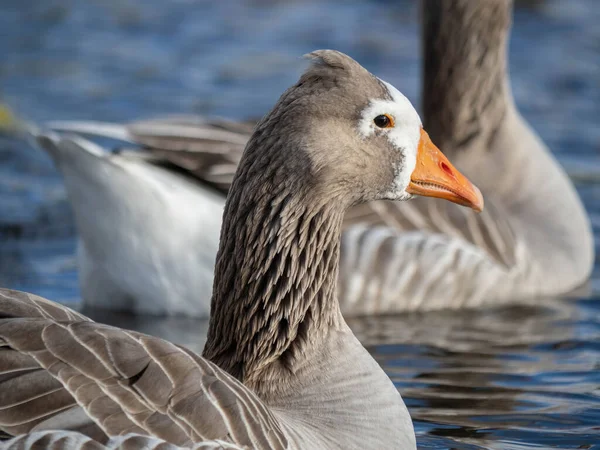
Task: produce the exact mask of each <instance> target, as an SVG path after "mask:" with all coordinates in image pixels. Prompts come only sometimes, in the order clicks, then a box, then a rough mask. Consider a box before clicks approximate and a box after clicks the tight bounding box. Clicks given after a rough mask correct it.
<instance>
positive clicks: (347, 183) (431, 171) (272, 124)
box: [247, 50, 483, 211]
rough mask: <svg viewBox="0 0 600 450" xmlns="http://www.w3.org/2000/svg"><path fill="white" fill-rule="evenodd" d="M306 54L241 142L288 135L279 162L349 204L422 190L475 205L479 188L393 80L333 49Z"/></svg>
mask: <svg viewBox="0 0 600 450" xmlns="http://www.w3.org/2000/svg"><path fill="white" fill-rule="evenodd" d="M307 57H308V58H310V59H312V65H311V66H310V67H309V68H308V70H307V71H306V72H305V73H304V74H303V75H302V77H301V78H300V80H299V81H298V83H296V85H294V86H293V87H292V88H290V89H289V90H288V91H286V92H285V93H284V94H283V96H282V97H281V98H280V101H279V102H278V103H277V105H276V106H275V108H274V110H273V111H272V112H271V114H269V115H268V116H267V117H266V118H265V119H263V121H262V122H261V123H260V124H259V125H258V128H257V130H256V132H255V135H254V137H253V139H251V142H250V144H249V146H248V147H247V149H248V148H252V147H254V146H253V145H252V140H255V139H261V137H262V138H263V139H264V136H265V135H268V140H269V142H270V145H269V144H267V145H265V143H264V142H262V143H261V144H262V145H259V146H261V147H262V148H265V147H266V148H272V147H278V146H277V145H275V144H274V143H276V142H284V141H285V142H293V144H292V145H291V146H289V147H288V148H289V149H293V150H290V151H293V154H290V155H287V156H288V157H286V158H285V159H283V160H281V161H278V164H282V165H285V166H287V167H288V170H286V172H287V173H288V174H289V173H295V172H297V171H301V172H303V173H304V174H305V176H306V175H308V178H309V184H310V185H311V187H312V189H317V190H321V192H322V193H324V194H325V195H330V196H331V197H332V198H335V197H336V194H338V193H343V194H344V195H340V196H339V197H340V198H345V199H346V200H347V202H348V204H355V203H361V202H365V201H372V200H407V199H409V198H411V197H413V196H415V195H421V196H429V197H439V198H442V199H446V200H449V201H452V202H455V203H458V204H461V205H465V206H469V207H471V208H473V209H475V210H478V211H481V210H482V208H483V197H482V195H481V193H480V191H479V189H477V187H475V186H474V185H473V184H472V183H471V182H469V180H467V178H466V177H464V176H463V175H462V174H461V173H460V172H459V171H458V170H456V169H455V168H454V166H453V165H452V164H451V163H450V161H448V159H447V158H446V157H445V156H444V155H443V154H442V153H441V152H440V150H439V149H438V148H437V147H436V146H435V145H434V144H433V143H432V141H431V139H430V138H429V136H428V134H427V132H426V131H425V130H424V129H423V126H422V123H421V119H420V118H419V115H418V114H417V112H416V110H415V108H414V107H413V106H412V104H411V103H410V101H409V100H408V99H407V98H406V97H405V96H404V95H402V94H401V93H400V92H399V91H398V90H397V89H396V88H395V87H393V86H392V85H391V84H389V83H387V82H385V81H382V80H380V79H379V78H377V77H375V76H374V75H372V74H371V73H369V72H368V71H367V70H366V69H364V68H363V67H362V66H361V65H359V64H358V63H357V62H356V61H354V60H353V59H351V58H350V57H348V56H346V55H344V54H342V53H340V52H337V51H333V50H319V51H315V52H313V53H310V54H309V55H307ZM261 130H262V132H261ZM299 162H300V163H299ZM307 168H308V169H307ZM307 172H308V173H307ZM304 182H305V183H306V178H304ZM327 193H329V194H327Z"/></svg>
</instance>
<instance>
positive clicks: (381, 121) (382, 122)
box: [373, 114, 394, 128]
mask: <svg viewBox="0 0 600 450" xmlns="http://www.w3.org/2000/svg"><path fill="white" fill-rule="evenodd" d="M373 122H374V123H375V125H376V126H378V127H379V128H392V127H393V126H394V119H392V117H391V116H390V115H388V114H381V115H379V116H377V117H375V118H374V119H373Z"/></svg>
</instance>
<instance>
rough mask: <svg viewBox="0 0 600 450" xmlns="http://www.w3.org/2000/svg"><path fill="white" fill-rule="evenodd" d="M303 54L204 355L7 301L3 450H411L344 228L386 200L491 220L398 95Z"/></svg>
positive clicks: (241, 227) (12, 297)
mask: <svg viewBox="0 0 600 450" xmlns="http://www.w3.org/2000/svg"><path fill="white" fill-rule="evenodd" d="M309 57H310V58H311V59H312V64H311V66H310V67H309V68H308V69H307V70H306V72H305V73H304V74H303V75H302V76H301V78H300V80H299V81H298V82H297V83H296V84H295V85H294V86H292V87H291V88H290V89H288V90H287V91H286V92H285V93H284V94H283V95H282V96H281V97H280V99H279V101H278V102H277V104H276V105H275V106H274V108H273V110H272V111H271V112H270V113H269V114H268V115H267V116H265V118H263V119H262V120H261V122H259V124H258V125H257V127H256V129H255V131H254V133H253V134H252V136H251V138H250V140H249V142H248V144H247V146H246V148H245V150H244V153H243V156H242V158H241V160H240V162H239V166H238V168H237V171H236V174H235V176H234V178H233V181H232V185H231V189H230V191H229V194H228V197H227V202H226V204H225V207H224V211H223V224H222V228H221V234H220V243H219V249H218V252H217V257H216V264H215V279H214V286H213V292H212V299H211V309H210V315H211V317H210V322H209V330H208V336H207V341H206V345H205V347H204V351H203V356H202V357H201V356H199V355H197V354H195V353H193V352H191V351H189V350H187V349H185V348H183V347H179V346H177V345H174V344H172V343H169V342H167V341H165V340H162V339H159V338H156V337H152V336H148V335H144V334H142V333H138V332H135V331H128V330H123V329H120V328H116V327H110V326H107V325H102V324H98V323H94V322H92V321H91V320H90V319H88V318H87V317H85V316H83V315H81V314H79V313H76V312H74V311H72V310H70V309H68V308H66V307H64V306H61V305H58V304H56V303H52V302H50V301H48V300H45V299H43V298H40V297H36V296H34V295H30V294H26V293H23V292H17V291H11V290H6V289H0V439H1V438H5V439H6V438H7V437H11V436H13V437H14V438H13V439H11V440H8V441H6V442H4V443H2V444H0V446H1V447H2V448H4V449H21V450H29V449H33V448H39V447H40V446H46V447H54V448H56V447H57V446H62V447H61V448H63V449H65V450H83V449H85V448H87V449H89V448H96V449H101V448H107V447H108V448H115V449H116V448H121V449H123V450H124V449H126V448H132V447H136V446H140V447H141V446H143V445H147V446H148V447H149V448H153V447H154V448H158V446H160V444H161V443H162V444H165V445H164V447H160V448H165V447H166V448H181V447H183V448H197V449H199V448H206V449H208V448H215V447H216V446H219V445H220V444H219V443H220V442H225V444H224V446H223V447H224V448H240V449H241V448H244V449H246V448H252V449H257V450H261V449H265V450H266V449H271V450H278V449H290V450H293V449H313V448H314V449H317V448H318V449H340V450H341V449H344V450H347V449H366V448H373V449H381V448H386V449H387V448H389V449H392V448H394V449H408V450H410V449H415V448H416V442H415V434H414V429H413V427H412V423H411V419H410V416H409V413H408V411H407V409H406V406H405V405H404V402H403V401H402V398H401V397H400V394H399V393H398V391H397V390H396V388H395V386H394V384H393V383H392V381H391V380H390V379H389V378H388V377H387V375H386V374H385V373H384V371H383V370H382V369H381V367H379V365H378V364H377V362H376V361H375V360H374V359H373V358H372V357H371V356H370V355H369V353H368V352H367V350H366V349H365V348H364V347H363V346H362V345H361V344H360V342H359V341H358V340H357V339H356V337H355V336H354V335H353V333H352V331H351V330H350V328H349V327H348V325H347V324H346V322H345V320H344V318H343V316H342V313H341V309H340V305H339V302H338V299H337V279H338V270H339V256H340V237H341V233H342V222H343V217H344V214H345V211H346V210H347V209H348V208H349V207H350V206H351V205H354V204H359V203H363V202H366V201H372V200H379V199H388V200H407V199H409V198H411V197H412V196H413V195H428V196H434V197H440V198H444V199H447V200H450V201H453V202H456V203H460V204H462V205H466V206H471V207H472V208H474V209H476V210H479V211H480V210H481V209H482V208H483V198H482V196H481V193H480V192H479V190H478V189H477V188H476V187H475V186H473V185H472V184H471V182H470V181H469V180H467V179H466V178H465V177H464V176H463V175H462V174H461V173H460V172H458V171H457V170H456V169H455V168H454V167H453V166H452V164H451V163H450V161H448V160H447V159H446V157H445V156H444V155H443V154H442V153H441V152H440V151H439V150H438V148H437V147H436V146H435V145H434V144H433V143H432V142H431V140H430V138H429V136H428V135H427V133H426V132H425V131H424V129H423V127H422V125H421V120H420V118H419V116H418V114H417V112H416V111H415V110H414V108H413V107H412V105H411V104H410V102H409V101H408V100H407V99H406V98H405V97H404V96H402V94H400V93H399V92H398V91H396V90H395V88H393V87H392V86H390V85H388V84H387V83H384V82H382V81H381V80H379V79H378V78H376V77H375V76H373V75H371V74H370V73H369V72H367V71H366V70H365V69H364V68H363V67H361V66H360V65H359V64H358V63H357V62H355V61H354V60H352V59H351V58H349V57H348V56H346V55H344V54H342V53H339V52H335V51H332V50H321V51H317V52H314V53H311V54H310V55H309ZM330 142H333V143H334V144H333V145H329V144H328V143H330ZM136 169H137V168H136V166H135V165H130V166H129V167H128V170H130V173H135V170H136ZM119 170H124V168H123V167H122V166H121V167H120V168H119ZM77 173H81V172H77ZM102 176H104V175H100V177H102ZM140 179H141V178H140ZM166 180H168V179H166ZM180 185H181V182H177V183H174V184H173V185H172V186H171V187H172V188H173V189H174V190H176V189H177V188H178V187H179V186H180ZM160 199H161V200H164V199H163V198H162V197H161V198H160ZM167 200H168V199H167ZM167 203H168V202H167ZM205 204H206V203H200V204H198V205H190V207H191V208H194V207H199V206H200V207H203V206H205ZM88 250H91V249H88ZM89 276H91V274H89ZM147 289H148V290H149V291H151V289H152V288H151V286H150V287H147ZM167 294H168V295H170V296H175V297H177V296H178V295H179V291H178V290H177V288H176V287H175V288H174V289H173V290H172V291H171V292H168V293H167ZM197 295H202V294H201V293H198V294H197ZM86 436H87V437H86ZM88 438H89V439H88ZM105 444H106V445H105ZM169 445H170V446H171V447H169Z"/></svg>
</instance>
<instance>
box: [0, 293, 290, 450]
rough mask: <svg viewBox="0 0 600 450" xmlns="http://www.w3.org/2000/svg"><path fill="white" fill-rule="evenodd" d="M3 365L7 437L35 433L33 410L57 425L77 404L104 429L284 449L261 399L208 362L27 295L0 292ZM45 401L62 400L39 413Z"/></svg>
mask: <svg viewBox="0 0 600 450" xmlns="http://www.w3.org/2000/svg"><path fill="white" fill-rule="evenodd" d="M14 361H16V364H15V362H14ZM14 366H16V370H14V369H12V367H14ZM0 370H1V372H0V373H1V374H2V376H3V377H4V378H0V380H1V381H2V383H8V384H9V385H10V386H9V385H8V384H7V385H6V388H5V387H4V386H2V387H1V389H0V411H1V412H2V415H0V428H1V429H2V430H4V432H5V433H7V434H9V435H15V434H21V433H27V432H31V431H35V430H36V428H35V425H36V421H37V420H38V419H39V416H40V414H43V419H45V420H46V421H53V428H55V429H56V428H57V427H60V428H63V427H62V423H61V420H60V419H61V414H63V413H61V411H65V409H66V410H68V411H71V412H72V410H73V407H75V406H76V405H78V406H77V407H78V408H81V409H82V410H83V412H84V413H85V417H87V418H89V419H91V420H92V421H93V422H94V423H95V424H96V425H97V427H99V429H100V430H102V432H103V433H105V434H106V435H107V436H119V435H125V434H130V433H134V434H139V435H150V436H153V437H156V438H158V439H163V440H165V441H167V442H169V443H171V444H174V445H180V446H190V445H192V444H194V443H198V442H202V441H206V440H216V439H221V440H225V441H228V442H232V443H234V444H236V445H241V446H253V447H255V448H269V449H270V448H275V449H277V448H286V447H287V441H286V438H285V436H284V434H283V433H282V431H281V428H280V426H279V423H278V422H277V420H276V418H275V417H274V416H273V415H272V413H271V412H270V411H269V410H268V408H267V407H266V406H265V405H264V404H263V403H262V402H261V400H260V399H259V398H258V397H256V395H254V394H253V393H252V392H251V391H249V390H248V389H247V388H245V387H244V386H243V385H242V384H241V383H239V382H238V381H237V380H236V379H234V378H233V377H231V376H230V375H229V374H227V373H225V372H224V371H222V370H221V369H219V368H218V367H216V366H215V365H213V364H212V363H210V362H209V361H207V360H205V359H203V358H202V357H200V356H198V355H196V354H194V353H192V352H191V351H188V350H186V349H184V348H181V347H178V346H176V345H174V344H171V343H169V342H166V341H164V340H162V339H158V338H155V337H151V336H147V335H144V334H141V333H136V332H133V331H126V330H122V329H119V328H114V327H110V326H107V325H101V324H97V323H95V322H92V321H90V320H89V319H86V318H85V317H83V316H81V315H80V314H77V313H75V312H73V311H71V310H69V309H68V308H66V307H62V306H60V305H56V304H53V303H51V302H49V301H48V300H44V299H42V298H40V297H36V296H34V295H30V294H24V293H20V292H15V291H10V290H0ZM32 374H34V375H33V376H32ZM48 374H50V375H51V377H52V379H50V377H48V376H47V375H48ZM6 378H7V379H6ZM43 397H46V399H44V398H43ZM50 397H51V398H52V399H54V397H59V400H56V401H54V402H48V398H50ZM75 402H76V403H75ZM43 403H53V404H56V405H60V406H54V407H53V408H44V409H43V410H42V411H40V409H39V405H40V404H43ZM65 421H66V422H67V425H71V424H72V422H73V421H74V419H73V418H72V417H69V418H66V419H65ZM80 421H84V420H80ZM24 424H25V425H24ZM44 429H48V427H45V428H44Z"/></svg>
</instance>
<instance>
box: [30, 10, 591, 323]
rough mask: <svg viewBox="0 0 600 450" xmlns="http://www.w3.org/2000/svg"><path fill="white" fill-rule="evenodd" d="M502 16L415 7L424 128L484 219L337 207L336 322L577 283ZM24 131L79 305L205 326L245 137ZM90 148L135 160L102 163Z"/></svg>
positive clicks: (579, 234) (554, 184)
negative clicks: (77, 283)
mask: <svg viewBox="0 0 600 450" xmlns="http://www.w3.org/2000/svg"><path fill="white" fill-rule="evenodd" d="M511 9H512V1H510V0H488V1H486V2H473V1H466V0H443V1H437V0H435V1H430V2H428V1H425V2H424V7H423V54H424V70H423V73H424V80H423V99H424V100H423V109H424V121H425V124H426V127H427V128H428V129H430V130H431V133H432V138H433V139H434V140H435V141H436V142H438V143H440V145H441V147H442V148H444V149H445V150H447V152H448V153H449V154H450V155H451V156H452V158H453V161H456V164H457V167H459V169H461V170H462V171H463V172H464V173H466V174H467V175H468V176H469V177H471V178H472V179H474V180H475V182H476V183H477V184H478V185H479V186H480V187H481V188H482V190H483V192H484V194H485V195H486V198H487V205H488V207H487V208H486V211H485V212H484V213H482V214H475V213H473V212H472V211H469V210H466V209H464V208H460V207H458V206H456V205H453V204H449V203H446V202H440V201H439V200H435V199H419V200H417V201H414V202H410V203H402V204H399V203H390V202H382V201H379V202H370V203H367V204H364V205H359V206H356V207H354V208H351V209H350V210H349V211H348V213H347V215H346V220H345V222H344V234H343V237H342V248H341V253H342V255H341V269H340V278H339V284H338V288H339V297H340V304H341V307H342V311H343V312H344V314H347V315H361V314H373V313H374V314H381V313H394V312H402V311H407V310H431V309H439V308H461V307H482V306H486V305H498V304H502V303H507V302H516V301H521V300H524V299H530V298H538V297H544V296H549V295H558V294H564V293H567V292H569V291H570V290H572V289H574V288H576V287H578V286H579V285H581V284H582V283H584V282H585V280H586V279H587V278H588V276H589V274H590V272H591V268H592V263H593V258H594V254H593V240H592V233H591V227H590V224H589V220H588V217H587V214H586V212H585V209H584V207H583V205H582V203H581V201H580V199H579V197H578V196H577V193H576V191H575V189H574V187H573V185H572V183H571V181H570V180H569V178H568V177H567V175H566V174H565V173H564V171H563V170H562V169H561V167H560V165H559V164H558V162H557V161H556V160H555V159H554V158H553V157H552V155H551V153H550V151H549V150H548V149H547V147H546V146H545V145H544V144H543V142H542V141H541V140H540V139H539V137H538V136H537V135H536V134H535V133H534V132H533V131H532V130H531V129H530V127H529V126H528V125H527V123H526V122H525V121H524V120H523V118H522V117H521V116H520V114H519V112H518V111H517V109H516V107H515V105H514V100H513V98H512V94H511V91H510V83H509V79H508V75H507V41H508V33H509V29H510V18H511ZM35 134H36V135H37V142H38V143H40V144H41V146H42V147H43V148H45V149H47V150H48V151H49V153H50V154H51V155H52V157H53V158H54V160H55V161H56V164H57V166H58V167H59V169H60V171H61V172H62V174H63V175H64V178H65V183H66V186H67V190H68V193H69V196H70V198H71V201H72V205H73V209H74V212H75V218H76V222H77V229H78V230H79V233H80V246H79V266H80V277H81V288H82V296H83V299H84V301H85V302H86V303H88V304H93V305H95V306H100V307H105V308H107V307H108V308H117V309H130V310H133V311H135V312H142V313H153V314H188V315H194V316H205V315H206V314H207V313H208V304H206V303H202V302H199V300H198V299H199V298H205V299H208V298H209V292H210V288H211V286H212V271H213V261H214V255H215V254H216V249H217V235H218V229H219V226H220V220H219V218H220V211H221V209H222V208H223V205H224V201H225V193H226V191H227V189H228V188H229V185H230V183H231V180H232V177H233V174H234V172H235V168H236V166H237V164H238V162H239V160H240V158H241V154H242V150H243V148H244V145H245V143H246V141H247V139H248V137H249V135H250V130H249V126H248V125H245V124H236V123H233V122H228V121H216V122H215V121H213V122H211V121H207V120H205V119H202V118H197V117H196V118H195V117H185V116H182V117H173V118H166V119H157V120H150V121H143V122H136V123H131V124H125V125H120V124H104V123H93V122H85V123H83V122H60V123H51V124H48V127H47V128H45V129H42V130H41V131H40V130H38V131H36V133H35ZM90 136H101V137H111V138H114V139H117V140H118V141H120V144H119V145H121V146H123V145H125V147H126V148H128V147H131V146H135V147H137V148H140V146H141V147H142V149H143V150H142V151H124V152H121V153H110V152H108V151H106V150H104V151H102V149H100V148H99V147H98V146H96V145H95V144H94V143H93V142H92V140H90V139H89V138H90ZM123 143H125V144H123ZM184 172H185V173H184ZM192 204H193V205H203V206H202V208H198V209H194V208H190V206H189V205H192ZM98 211H102V212H103V213H102V215H101V216H100V217H99V215H98V214H97V212H98ZM91 218H93V219H91ZM406 255H410V258H406ZM172 292H177V295H175V296H173V295H167V293H172ZM199 293H201V294H202V295H198V294H199Z"/></svg>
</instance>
